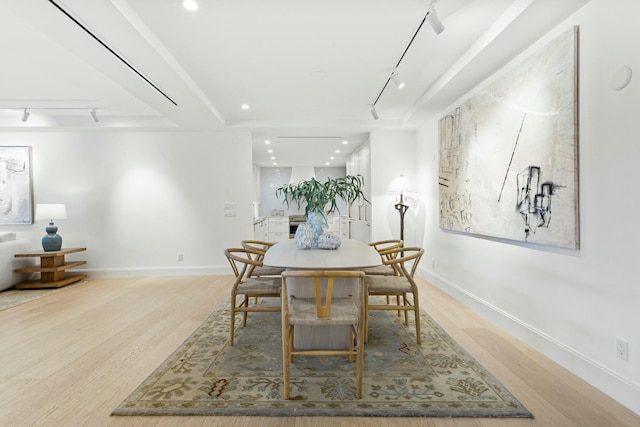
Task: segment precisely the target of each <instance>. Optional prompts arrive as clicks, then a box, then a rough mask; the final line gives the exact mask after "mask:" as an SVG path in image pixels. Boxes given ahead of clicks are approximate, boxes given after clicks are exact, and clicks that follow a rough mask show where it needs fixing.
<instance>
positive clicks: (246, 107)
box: [240, 104, 251, 110]
mask: <svg viewBox="0 0 640 427" xmlns="http://www.w3.org/2000/svg"><path fill="white" fill-rule="evenodd" d="M240 108H242V109H243V110H248V109H249V108H251V107H249V104H242V105H241V106H240Z"/></svg>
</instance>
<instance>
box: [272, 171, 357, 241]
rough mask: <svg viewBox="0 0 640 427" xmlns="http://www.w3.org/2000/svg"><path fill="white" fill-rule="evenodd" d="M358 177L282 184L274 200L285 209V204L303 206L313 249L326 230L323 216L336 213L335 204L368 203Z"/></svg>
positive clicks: (336, 205) (312, 179)
mask: <svg viewBox="0 0 640 427" xmlns="http://www.w3.org/2000/svg"><path fill="white" fill-rule="evenodd" d="M363 186H364V178H363V177H362V175H346V176H343V177H340V178H327V180H326V181H318V180H317V179H315V178H311V179H308V180H305V181H300V182H299V183H297V184H296V183H292V184H287V185H283V186H281V187H279V188H277V189H276V198H278V199H280V198H282V200H283V201H282V203H283V204H285V205H286V206H287V208H289V203H295V204H296V206H297V207H298V209H301V208H302V205H303V204H304V214H305V216H306V217H307V223H308V224H310V226H311V229H312V230H313V244H312V246H313V247H317V246H318V239H319V238H320V236H322V235H323V234H324V233H325V232H326V230H327V216H326V213H327V212H328V211H329V212H330V211H338V212H339V211H340V210H339V208H338V201H339V200H343V201H344V202H346V204H347V206H350V205H351V204H352V203H354V202H355V201H357V200H364V201H365V202H367V203H368V202H369V201H368V200H367V198H366V197H365V195H364V193H363V191H362V188H363Z"/></svg>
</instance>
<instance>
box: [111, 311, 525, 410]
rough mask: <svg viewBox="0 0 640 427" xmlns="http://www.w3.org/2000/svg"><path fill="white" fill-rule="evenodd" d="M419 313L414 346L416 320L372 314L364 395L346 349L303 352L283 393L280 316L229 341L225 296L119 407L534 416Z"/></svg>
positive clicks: (255, 323)
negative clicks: (320, 353)
mask: <svg viewBox="0 0 640 427" xmlns="http://www.w3.org/2000/svg"><path fill="white" fill-rule="evenodd" d="M421 322H422V323H421V326H422V329H423V331H422V344H421V345H420V346H418V345H417V344H416V340H415V332H414V331H415V329H414V327H413V324H410V325H408V326H406V325H404V324H403V323H402V321H401V319H400V318H399V317H398V316H397V315H396V314H395V313H391V312H386V311H375V312H372V313H371V315H370V323H369V342H368V343H367V344H366V345H365V361H364V365H365V371H364V384H363V387H364V390H363V398H362V399H357V398H356V397H355V393H356V387H355V363H350V362H349V361H348V359H347V358H346V357H341V356H337V357H313V356H311V357H306V356H304V357H303V356H297V357H296V358H295V359H294V363H292V364H291V396H292V399H291V400H284V399H283V397H282V396H283V391H282V360H281V359H282V348H281V338H280V336H281V333H280V315H279V314H278V313H250V314H249V320H248V322H247V326H246V327H242V326H239V327H238V330H237V332H236V339H235V346H233V347H231V346H229V305H228V303H226V304H223V305H222V306H220V307H218V308H217V309H216V310H215V311H214V312H213V313H212V314H211V315H210V316H209V318H207V319H206V320H205V321H204V323H203V324H202V325H201V326H200V327H198V329H197V330H196V331H195V332H194V333H193V335H191V336H190V337H189V338H188V339H187V340H186V341H185V342H184V343H183V344H182V345H181V346H180V347H179V348H178V349H177V350H176V351H175V352H174V353H173V354H172V355H171V356H170V357H169V358H168V359H167V360H166V361H165V362H164V363H163V364H162V365H161V366H160V367H158V368H157V369H156V370H155V372H153V374H151V376H149V377H148V378H147V379H146V380H145V381H144V382H143V383H142V384H141V385H140V386H138V388H137V389H136V390H135V391H134V392H133V393H132V394H131V395H130V396H129V397H128V398H127V399H126V400H125V401H124V402H122V403H121V404H120V406H119V407H118V408H117V409H116V410H115V411H114V412H113V415H218V416H220V415H244V416H277V417H282V416H341V417H346V416H384V417H532V414H531V413H530V412H529V411H528V410H527V409H526V408H525V407H524V406H523V405H522V404H521V403H520V402H519V401H518V400H517V399H516V398H515V397H514V396H513V395H512V394H511V393H510V392H509V391H508V390H507V389H505V387H504V386H503V385H501V384H500V383H499V382H498V381H497V380H496V379H495V378H494V377H493V376H492V375H491V374H490V373H489V372H487V371H486V370H485V369H484V368H483V367H482V366H481V365H480V364H479V363H478V362H477V361H475V360H474V359H473V358H472V357H471V356H470V355H469V354H468V353H467V352H466V351H465V350H464V349H463V348H462V347H460V345H459V344H457V343H456V342H455V341H454V340H453V339H452V338H451V337H450V336H449V335H448V334H447V333H446V332H445V331H444V330H443V329H442V328H441V327H440V326H439V325H438V324H437V323H436V322H435V321H434V320H433V319H432V318H431V317H429V315H427V314H426V313H425V312H422V321H421ZM237 323H240V324H241V323H242V322H237Z"/></svg>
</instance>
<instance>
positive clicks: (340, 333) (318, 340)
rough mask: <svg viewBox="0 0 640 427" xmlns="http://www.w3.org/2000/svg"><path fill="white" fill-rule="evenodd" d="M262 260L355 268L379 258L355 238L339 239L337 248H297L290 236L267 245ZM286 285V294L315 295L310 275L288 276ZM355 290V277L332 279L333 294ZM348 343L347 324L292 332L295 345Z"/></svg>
mask: <svg viewBox="0 0 640 427" xmlns="http://www.w3.org/2000/svg"><path fill="white" fill-rule="evenodd" d="M263 264H264V265H266V266H270V267H279V268H285V269H287V270H359V269H362V268H365V267H375V266H378V265H381V264H382V259H381V258H380V255H379V254H378V251H376V250H375V248H373V247H372V246H370V245H368V244H367V243H364V242H361V241H359V240H354V239H343V240H342V242H341V244H340V247H339V248H337V249H320V248H312V249H300V248H298V247H297V246H296V244H295V242H294V240H293V239H290V240H285V241H282V242H278V243H276V244H275V245H273V246H272V247H271V248H269V250H268V251H267V252H266V253H265V256H264V259H263ZM287 286H288V291H289V295H291V294H295V295H296V296H297V297H301V298H309V297H313V296H314V295H315V291H314V287H313V279H310V278H304V279H302V278H290V279H288V281H287ZM357 291H358V280H357V279H346V278H341V279H336V282H335V284H334V291H333V295H334V296H335V297H345V296H348V295H354V296H357V293H356V292H357ZM289 295H288V296H287V297H289ZM282 297H283V298H284V297H285V296H284V295H283V296H282ZM356 300H358V299H356ZM348 343H349V328H348V327H345V326H322V327H315V326H297V327H296V333H295V336H294V346H295V347H296V348H299V349H313V348H323V349H342V348H345V347H347V346H348Z"/></svg>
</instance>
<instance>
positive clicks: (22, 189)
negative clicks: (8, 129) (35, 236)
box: [0, 146, 33, 225]
mask: <svg viewBox="0 0 640 427" xmlns="http://www.w3.org/2000/svg"><path fill="white" fill-rule="evenodd" d="M32 223H33V185H32V177H31V147H3V146H0V225H4V224H32Z"/></svg>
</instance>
